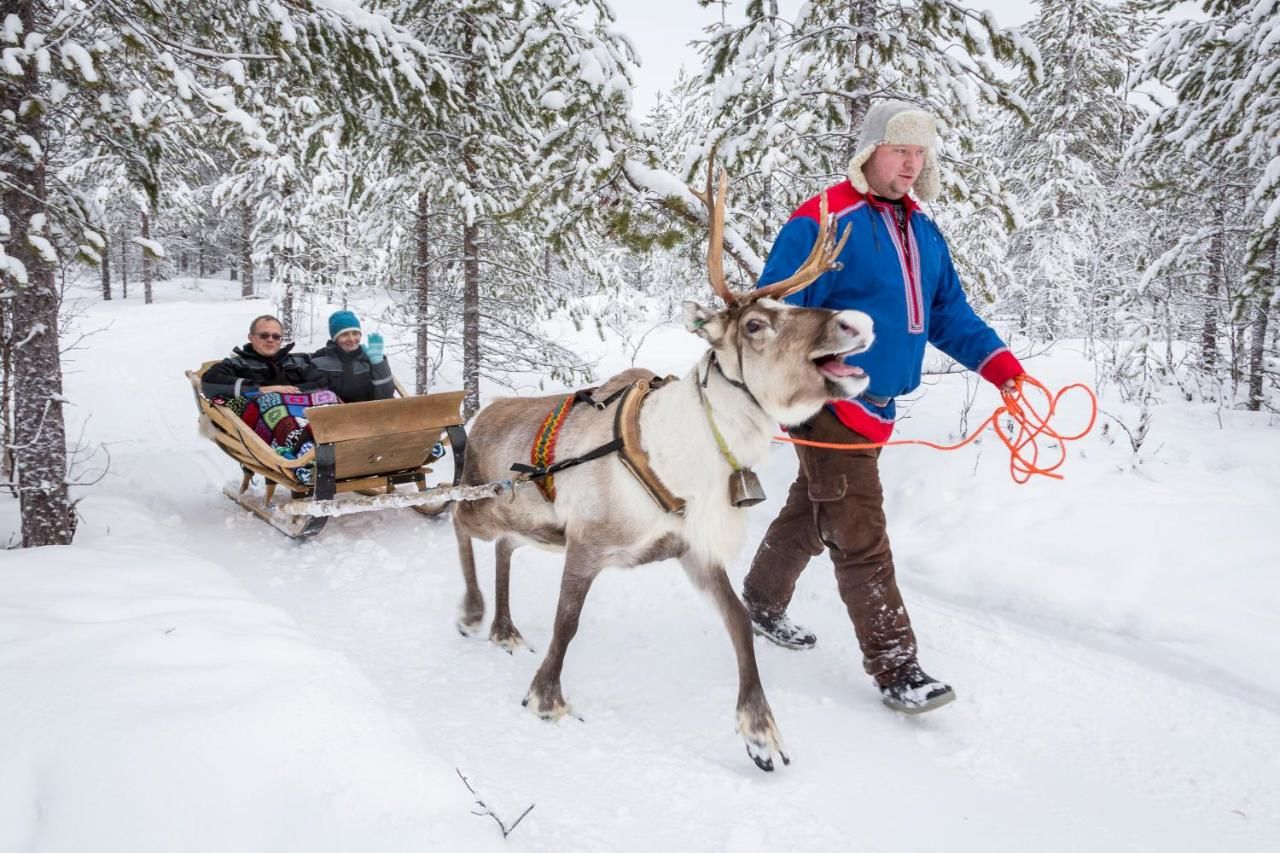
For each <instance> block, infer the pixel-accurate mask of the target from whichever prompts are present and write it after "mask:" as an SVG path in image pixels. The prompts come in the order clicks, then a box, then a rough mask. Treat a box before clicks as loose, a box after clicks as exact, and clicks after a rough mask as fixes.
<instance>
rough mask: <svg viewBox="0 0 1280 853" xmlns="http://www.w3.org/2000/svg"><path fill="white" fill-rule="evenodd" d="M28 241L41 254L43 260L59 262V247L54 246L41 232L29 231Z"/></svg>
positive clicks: (53, 262)
mask: <svg viewBox="0 0 1280 853" xmlns="http://www.w3.org/2000/svg"><path fill="white" fill-rule="evenodd" d="M27 242H28V243H30V244H31V246H32V248H34V249H35V250H36V251H37V252H38V253H39V254H40V259H41V260H43V261H46V262H48V263H51V264H56V263H57V262H58V251H57V249H55V248H53V244H52V243H50V242H49V241H48V240H47V239H45V238H44V237H41V236H40V235H39V234H34V233H31V232H28V233H27Z"/></svg>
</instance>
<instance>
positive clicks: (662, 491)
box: [613, 377, 685, 516]
mask: <svg viewBox="0 0 1280 853" xmlns="http://www.w3.org/2000/svg"><path fill="white" fill-rule="evenodd" d="M669 381H672V380H671V378H670V377H668V378H667V379H662V378H661V377H655V378H654V379H653V380H648V379H641V380H639V381H638V382H636V383H635V384H634V385H632V386H631V387H630V388H629V389H628V390H627V393H626V394H625V395H624V396H623V398H622V404H621V405H620V406H618V413H617V414H616V415H614V419H613V434H614V437H615V438H621V439H622V448H621V449H620V450H619V451H618V458H619V459H620V460H622V464H623V466H624V467H625V468H626V469H627V470H628V471H630V472H631V475H632V476H633V477H635V478H636V480H638V481H639V482H640V485H641V486H643V487H644V490H645V491H646V492H648V493H649V497H651V498H653V499H654V501H655V502H656V503H657V504H658V506H660V507H662V511H663V512H670V513H675V514H676V515H678V516H683V515H684V510H685V503H684V500H683V499H682V498H678V497H676V496H675V495H673V494H671V490H670V489H668V488H667V487H666V486H665V485H663V483H662V481H661V480H659V479H658V475H657V473H655V472H654V470H653V468H652V466H650V465H649V454H647V453H645V452H644V445H643V444H641V443H640V407H641V406H643V405H644V401H645V398H646V397H648V396H649V394H650V393H651V392H652V391H654V390H656V389H658V388H661V387H662V386H663V385H665V384H666V383H667V382H669Z"/></svg>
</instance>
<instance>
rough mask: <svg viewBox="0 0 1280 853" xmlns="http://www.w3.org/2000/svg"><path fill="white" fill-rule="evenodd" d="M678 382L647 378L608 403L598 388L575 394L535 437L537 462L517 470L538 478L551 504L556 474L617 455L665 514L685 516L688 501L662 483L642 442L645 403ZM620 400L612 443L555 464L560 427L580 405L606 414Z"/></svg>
mask: <svg viewBox="0 0 1280 853" xmlns="http://www.w3.org/2000/svg"><path fill="white" fill-rule="evenodd" d="M675 381H676V379H675V377H672V376H668V377H666V378H663V377H654V378H653V379H641V380H639V381H637V382H633V383H632V384H630V385H627V386H626V387H624V388H621V389H619V390H618V391H615V392H614V393H613V394H611V395H609V396H608V397H607V398H605V399H604V400H596V399H595V397H594V396H593V393H592V392H593V391H594V390H595V389H593V388H591V389H586V390H583V391H576V392H574V393H573V394H569V395H568V396H566V397H565V398H564V399H563V400H561V401H560V402H559V403H557V404H556V406H555V407H554V408H553V409H552V410H551V412H550V413H549V414H548V415H547V417H546V420H544V421H543V422H542V427H541V428H540V429H539V430H538V435H537V437H536V438H535V439H534V442H533V447H532V449H531V450H530V453H529V461H530V463H531V464H529V465H525V464H523V463H520V462H517V463H515V464H514V465H512V466H511V470H512V471H516V472H518V473H520V474H524V475H525V476H526V478H527V479H530V480H533V481H534V482H535V483H536V484H537V486H538V490H539V491H540V492H542V497H543V498H545V499H546V500H547V501H548V502H554V501H555V499H556V486H555V475H556V473H557V472H559V471H563V470H565V469H566V468H572V467H574V466H576V465H581V464H582V463H584V462H590V461H592V460H594V459H600V458H601V457H604V456H608V455H609V454H611V453H617V454H618V459H619V460H620V461H621V462H622V465H623V467H625V468H626V469H627V470H628V471H629V472H631V475H632V476H633V477H635V478H636V480H637V481H638V482H639V483H640V485H641V486H643V487H644V490H645V491H646V492H647V493H648V494H649V497H651V498H653V500H654V502H655V503H657V504H658V506H660V507H662V511H663V512H669V513H674V514H676V515H679V516H683V515H684V510H685V502H684V500H683V499H681V498H679V497H676V496H675V495H673V494H672V493H671V491H670V490H669V489H668V488H667V487H666V486H665V485H663V483H662V481H661V480H660V479H658V475H657V473H655V472H654V470H653V467H652V466H651V465H650V464H649V454H647V453H645V452H644V446H643V445H642V444H641V443H640V408H641V406H643V405H644V401H645V399H646V398H647V397H648V396H649V394H650V393H651V392H653V391H656V390H657V389H659V388H661V387H662V386H663V385H666V384H667V383H668V382H675ZM619 398H621V403H619V405H618V410H617V413H616V414H615V415H614V418H613V440H612V441H609V442H606V443H605V444H602V445H600V446H599V447H597V448H594V449H593V450H589V451H587V452H586V453H584V454H582V455H581V456H575V457H573V458H572V459H564V460H561V461H559V462H557V461H555V447H556V441H557V440H558V439H559V437H560V428H561V427H562V426H564V422H565V419H566V418H567V417H568V415H569V412H570V411H571V410H572V409H573V407H574V405H576V404H577V403H589V404H591V405H592V406H593V407H595V408H596V409H597V410H598V411H604V410H605V409H607V408H608V407H609V406H610V405H612V404H613V403H614V402H616V401H618V400H619Z"/></svg>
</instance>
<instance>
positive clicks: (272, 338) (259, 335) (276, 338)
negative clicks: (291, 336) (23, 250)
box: [253, 332, 284, 341]
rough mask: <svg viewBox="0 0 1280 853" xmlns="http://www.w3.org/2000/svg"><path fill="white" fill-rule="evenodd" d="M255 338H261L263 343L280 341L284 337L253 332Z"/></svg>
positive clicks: (273, 333) (270, 333)
mask: <svg viewBox="0 0 1280 853" xmlns="http://www.w3.org/2000/svg"><path fill="white" fill-rule="evenodd" d="M253 336H254V337H255V338H261V339H262V340H264V341H282V340H284V335H277V334H276V333H275V332H254V333H253Z"/></svg>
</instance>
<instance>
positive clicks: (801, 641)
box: [748, 610, 818, 649]
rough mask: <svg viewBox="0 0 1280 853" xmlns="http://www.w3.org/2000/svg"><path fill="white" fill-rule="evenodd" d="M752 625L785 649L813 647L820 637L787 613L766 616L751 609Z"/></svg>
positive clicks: (762, 635)
mask: <svg viewBox="0 0 1280 853" xmlns="http://www.w3.org/2000/svg"><path fill="white" fill-rule="evenodd" d="M748 612H750V613H751V627H752V629H754V630H755V632H756V633H757V634H759V635H760V636H761V637H764V638H765V639H766V640H769V641H770V642H773V643H776V644H778V645H779V646H782V647H783V648H784V649H811V648H813V647H814V646H815V645H817V642H818V637H817V635H816V634H814V633H813V632H812V631H810V630H809V629H808V628H802V627H801V626H799V625H797V624H796V623H794V622H792V621H791V620H790V619H788V618H787V614H786V613H780V614H778V615H777V616H766V615H765V614H763V613H757V612H756V611H754V610H749V611H748Z"/></svg>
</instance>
